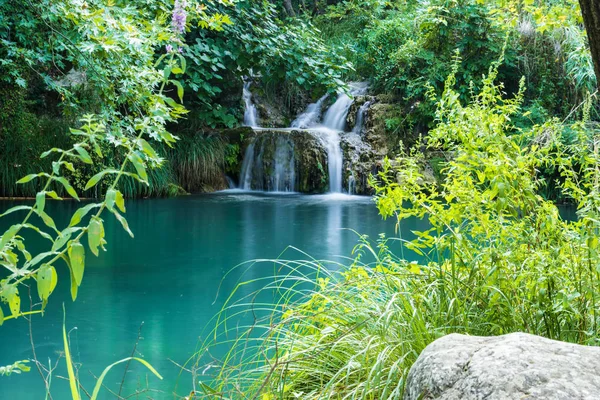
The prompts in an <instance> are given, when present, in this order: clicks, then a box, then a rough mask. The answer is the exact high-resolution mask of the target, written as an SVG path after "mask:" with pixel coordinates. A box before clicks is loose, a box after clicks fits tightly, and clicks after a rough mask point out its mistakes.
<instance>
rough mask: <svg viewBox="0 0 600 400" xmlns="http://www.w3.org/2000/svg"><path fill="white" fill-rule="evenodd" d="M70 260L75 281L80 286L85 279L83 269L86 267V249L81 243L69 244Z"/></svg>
mask: <svg viewBox="0 0 600 400" xmlns="http://www.w3.org/2000/svg"><path fill="white" fill-rule="evenodd" d="M69 261H70V264H71V271H72V272H73V277H74V278H75V283H77V286H79V285H81V281H82V280H83V271H84V269H85V249H84V247H83V245H82V244H81V243H79V242H71V243H70V244H69Z"/></svg>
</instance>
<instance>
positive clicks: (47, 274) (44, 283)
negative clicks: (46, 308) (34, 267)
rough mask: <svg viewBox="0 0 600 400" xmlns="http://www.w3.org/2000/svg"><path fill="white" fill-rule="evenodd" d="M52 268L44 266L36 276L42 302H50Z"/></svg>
mask: <svg viewBox="0 0 600 400" xmlns="http://www.w3.org/2000/svg"><path fill="white" fill-rule="evenodd" d="M50 268H52V267H51V266H50V265H46V264H44V265H42V266H41V267H40V269H39V270H38V272H37V274H36V279H37V290H38V296H39V297H40V300H48V297H49V296H50V287H51V285H52V270H51V269H50Z"/></svg>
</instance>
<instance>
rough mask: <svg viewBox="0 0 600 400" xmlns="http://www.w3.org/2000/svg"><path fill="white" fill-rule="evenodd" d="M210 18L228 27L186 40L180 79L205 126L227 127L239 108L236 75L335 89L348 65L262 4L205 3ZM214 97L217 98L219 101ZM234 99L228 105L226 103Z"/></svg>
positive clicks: (310, 31) (313, 33)
mask: <svg viewBox="0 0 600 400" xmlns="http://www.w3.org/2000/svg"><path fill="white" fill-rule="evenodd" d="M207 6H208V10H209V11H210V12H213V13H226V14H227V15H228V17H229V18H230V20H231V22H232V24H226V25H223V29H222V30H221V31H210V32H209V31H198V32H193V33H191V34H190V35H188V36H187V38H186V40H187V43H188V47H187V51H186V57H187V58H189V60H190V65H189V69H188V72H187V74H186V76H185V77H184V80H185V83H186V85H187V86H188V87H189V88H190V89H191V91H190V93H191V92H193V93H195V94H196V96H195V98H193V99H191V100H192V101H193V103H192V104H193V106H192V107H197V108H198V112H199V115H200V117H201V118H203V120H204V121H205V122H206V124H207V125H209V126H212V127H216V126H221V125H224V126H228V127H232V126H233V125H234V124H235V122H236V118H234V117H233V116H232V114H233V113H234V112H235V111H236V110H235V109H236V108H238V107H239V96H240V93H241V82H242V79H241V76H240V75H251V74H255V75H257V76H260V77H261V79H262V83H263V85H264V86H272V85H275V86H277V87H285V86H286V85H285V84H286V83H287V84H288V85H295V86H300V87H304V88H305V87H310V88H312V89H313V90H318V89H322V88H325V89H329V90H332V91H333V90H336V89H337V88H338V87H340V86H343V85H344V82H343V81H342V77H343V75H344V74H346V73H347V72H348V71H349V70H350V69H351V66H350V64H349V63H348V62H347V61H346V60H345V59H344V58H343V57H341V56H339V55H338V54H337V52H336V51H335V49H332V48H331V47H328V46H325V44H324V42H323V40H322V39H321V38H320V35H319V31H318V30H317V29H316V28H315V27H314V26H313V25H312V24H311V23H310V22H307V21H294V23H288V24H284V23H282V22H280V21H278V20H277V19H276V15H277V13H276V10H275V8H274V6H273V5H272V4H270V3H268V2H265V1H261V2H251V1H245V0H244V1H239V2H237V3H236V6H235V7H227V8H224V7H223V6H220V5H218V4H216V5H215V4H207ZM219 97H220V98H219ZM229 97H233V98H234V99H235V100H234V101H230V102H228V98H229Z"/></svg>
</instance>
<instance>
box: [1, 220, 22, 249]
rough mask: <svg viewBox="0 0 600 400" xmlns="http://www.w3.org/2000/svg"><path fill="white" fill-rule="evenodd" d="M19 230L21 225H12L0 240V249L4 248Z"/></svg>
mask: <svg viewBox="0 0 600 400" xmlns="http://www.w3.org/2000/svg"><path fill="white" fill-rule="evenodd" d="M19 229H21V225H19V224H17V225H13V226H11V227H10V228H8V230H7V231H6V232H4V234H3V235H2V237H1V238H0V249H2V248H4V246H6V245H7V244H8V243H9V242H10V241H11V240H12V239H13V238H14V237H15V235H16V234H17V232H18V231H19Z"/></svg>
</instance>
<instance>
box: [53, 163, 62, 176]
mask: <svg viewBox="0 0 600 400" xmlns="http://www.w3.org/2000/svg"><path fill="white" fill-rule="evenodd" d="M52 172H53V173H54V175H60V163H59V162H58V161H52Z"/></svg>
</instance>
